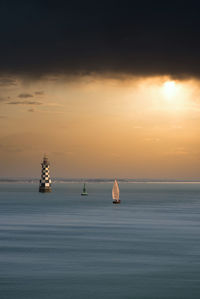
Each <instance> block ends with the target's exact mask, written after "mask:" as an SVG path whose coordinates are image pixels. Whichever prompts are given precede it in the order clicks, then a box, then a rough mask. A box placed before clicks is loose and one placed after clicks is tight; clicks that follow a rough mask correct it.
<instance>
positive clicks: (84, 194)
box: [81, 183, 88, 196]
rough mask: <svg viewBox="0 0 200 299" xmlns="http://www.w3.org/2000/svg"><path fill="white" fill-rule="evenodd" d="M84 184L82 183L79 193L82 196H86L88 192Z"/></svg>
mask: <svg viewBox="0 0 200 299" xmlns="http://www.w3.org/2000/svg"><path fill="white" fill-rule="evenodd" d="M85 186H86V184H85V183H84V185H83V191H82V193H81V195H82V196H87V195H88V193H87V190H86V187H85Z"/></svg>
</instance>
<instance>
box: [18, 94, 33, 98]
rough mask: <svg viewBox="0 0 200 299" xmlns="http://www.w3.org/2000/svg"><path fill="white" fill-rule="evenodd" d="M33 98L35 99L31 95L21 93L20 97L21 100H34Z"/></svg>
mask: <svg viewBox="0 0 200 299" xmlns="http://www.w3.org/2000/svg"><path fill="white" fill-rule="evenodd" d="M32 97H33V95H32V94H30V93H20V94H19V95H18V98H21V99H26V98H32Z"/></svg>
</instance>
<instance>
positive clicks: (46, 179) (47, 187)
mask: <svg viewBox="0 0 200 299" xmlns="http://www.w3.org/2000/svg"><path fill="white" fill-rule="evenodd" d="M41 165H42V175H41V180H40V187H39V192H43V193H44V192H51V179H50V174H49V165H50V164H49V161H48V158H47V156H46V155H44V158H43V161H42V163H41Z"/></svg>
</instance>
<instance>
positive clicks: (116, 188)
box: [112, 179, 120, 204]
mask: <svg viewBox="0 0 200 299" xmlns="http://www.w3.org/2000/svg"><path fill="white" fill-rule="evenodd" d="M112 198H113V203H114V204H118V203H120V199H119V185H118V182H117V180H116V179H115V181H114V184H113V189H112Z"/></svg>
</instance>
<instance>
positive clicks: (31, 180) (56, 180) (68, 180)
mask: <svg viewBox="0 0 200 299" xmlns="http://www.w3.org/2000/svg"><path fill="white" fill-rule="evenodd" d="M38 182H39V178H0V183H38ZM52 182H53V183H83V182H85V183H112V182H113V179H110V178H95V179H91V178H89V179H83V178H77V179H74V178H54V179H52ZM118 182H119V183H155V184H158V183H194V184H198V183H200V180H173V179H123V178H122V179H118Z"/></svg>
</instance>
